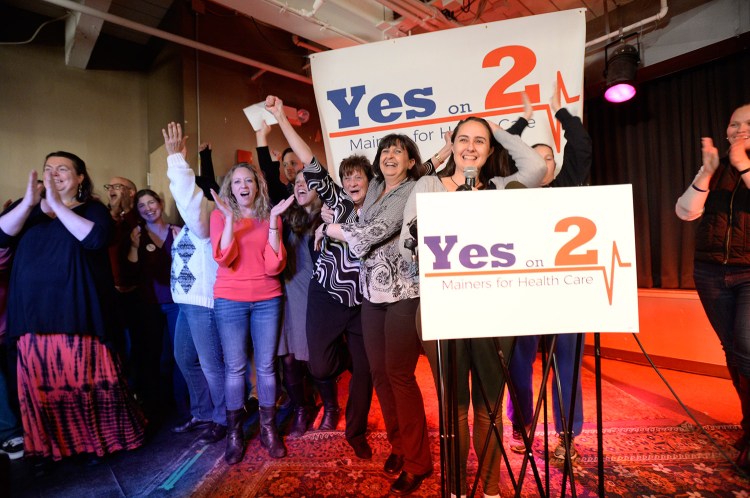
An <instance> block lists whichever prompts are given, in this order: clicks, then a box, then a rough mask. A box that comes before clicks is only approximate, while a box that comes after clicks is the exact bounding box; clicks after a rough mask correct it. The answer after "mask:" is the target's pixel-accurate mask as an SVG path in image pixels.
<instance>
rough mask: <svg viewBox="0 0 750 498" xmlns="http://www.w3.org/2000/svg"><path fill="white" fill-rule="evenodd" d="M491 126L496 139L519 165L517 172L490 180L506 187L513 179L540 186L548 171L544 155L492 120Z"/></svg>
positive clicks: (498, 185) (531, 186)
mask: <svg viewBox="0 0 750 498" xmlns="http://www.w3.org/2000/svg"><path fill="white" fill-rule="evenodd" d="M490 127H491V128H492V134H493V135H494V136H495V139H496V140H497V141H498V142H500V145H502V146H503V147H505V149H506V150H507V151H508V153H509V154H510V156H511V157H512V158H513V160H514V161H515V162H516V167H518V171H517V172H516V173H513V174H512V175H509V176H505V177H503V176H496V177H495V178H493V179H492V180H490V181H491V182H492V183H494V184H495V185H496V186H497V187H499V188H505V185H507V184H508V183H509V182H512V181H516V182H520V183H522V184H524V185H525V186H526V187H529V188H533V187H538V186H540V185H541V184H542V180H543V179H544V175H545V173H546V172H547V166H546V165H545V164H544V159H543V158H542V156H540V155H539V154H537V153H536V151H535V150H534V149H532V148H531V147H529V146H528V145H526V143H525V142H524V141H523V140H521V137H519V136H518V135H511V134H510V133H508V132H507V131H505V130H503V129H502V128H500V127H499V126H498V125H496V124H494V123H492V122H490Z"/></svg>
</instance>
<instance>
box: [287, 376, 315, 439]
mask: <svg viewBox="0 0 750 498" xmlns="http://www.w3.org/2000/svg"><path fill="white" fill-rule="evenodd" d="M287 392H288V393H289V396H290V397H291V398H292V401H293V402H294V416H293V418H292V424H291V426H290V427H289V437H292V438H297V437H302V436H303V435H304V434H305V432H307V430H308V429H309V428H310V414H311V413H312V410H311V409H310V404H309V403H308V402H307V399H306V397H305V385H304V384H302V383H297V384H292V385H289V386H287Z"/></svg>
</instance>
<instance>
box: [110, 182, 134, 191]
mask: <svg viewBox="0 0 750 498" xmlns="http://www.w3.org/2000/svg"><path fill="white" fill-rule="evenodd" d="M112 189H114V190H129V189H130V187H128V186H127V185H123V184H122V183H114V184H112V185H110V184H109V183H107V184H105V185H104V190H106V191H107V192H109V191H110V190H112Z"/></svg>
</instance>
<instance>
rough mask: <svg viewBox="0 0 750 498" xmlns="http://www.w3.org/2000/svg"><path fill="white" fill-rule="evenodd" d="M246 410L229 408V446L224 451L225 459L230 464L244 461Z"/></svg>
mask: <svg viewBox="0 0 750 498" xmlns="http://www.w3.org/2000/svg"><path fill="white" fill-rule="evenodd" d="M244 414H245V410H243V409H242V408H240V409H239V410H227V448H226V450H225V451H224V460H226V461H227V463H228V464H229V465H234V464H235V463H239V462H240V461H242V456H243V455H244V453H245V436H244V434H243V433H242V421H243V419H244Z"/></svg>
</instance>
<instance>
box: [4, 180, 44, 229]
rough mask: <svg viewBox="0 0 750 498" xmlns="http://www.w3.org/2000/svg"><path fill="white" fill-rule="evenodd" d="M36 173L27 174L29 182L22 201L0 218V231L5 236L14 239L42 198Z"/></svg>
mask: <svg viewBox="0 0 750 498" xmlns="http://www.w3.org/2000/svg"><path fill="white" fill-rule="evenodd" d="M37 178H38V177H37V172H36V171H31V172H30V173H29V181H28V182H27V184H26V192H25V194H24V196H23V199H21V201H20V202H19V203H18V204H16V207H14V208H13V209H11V210H10V211H8V212H7V213H5V214H4V215H3V216H0V230H2V231H3V232H4V233H5V234H6V235H9V236H11V237H14V236H16V235H18V234H19V233H20V232H21V229H22V228H23V225H24V223H26V220H27V219H28V218H29V215H30V214H31V210H32V209H34V206H36V205H37V204H39V201H40V200H41V198H42V190H43V188H42V186H41V185H39V184H38V182H37Z"/></svg>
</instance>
